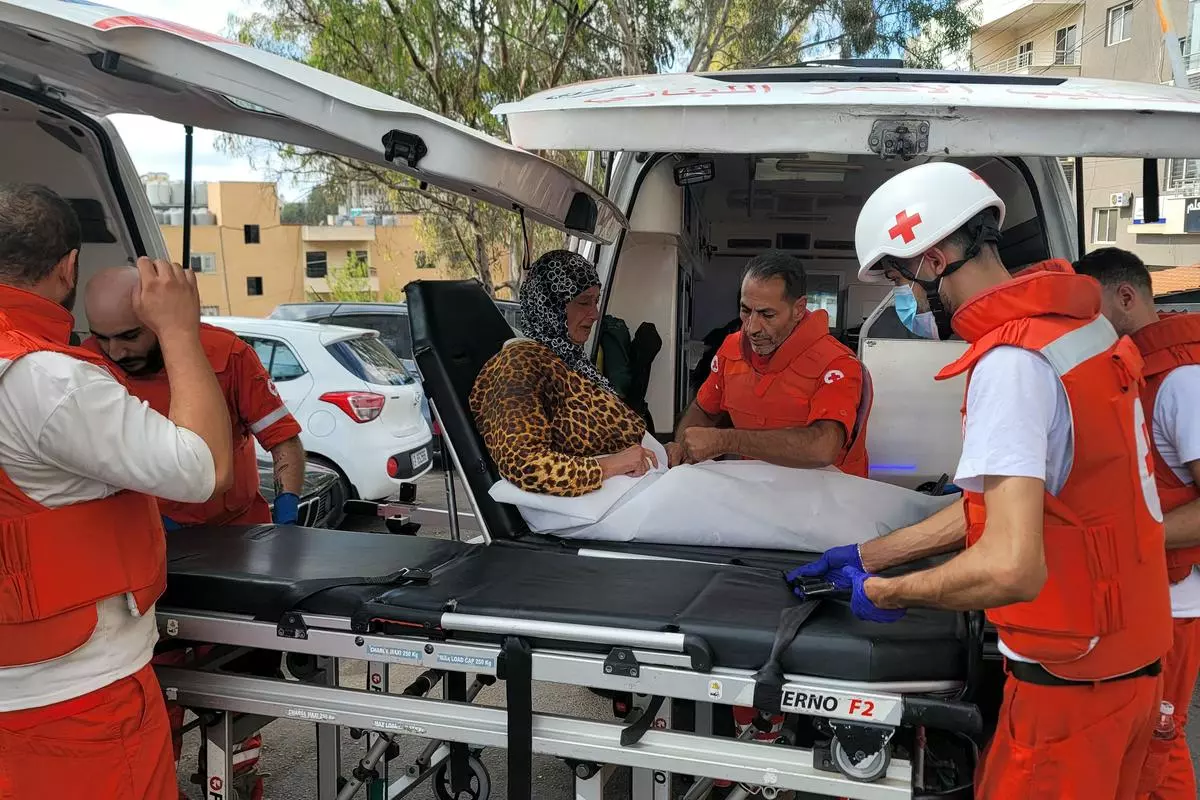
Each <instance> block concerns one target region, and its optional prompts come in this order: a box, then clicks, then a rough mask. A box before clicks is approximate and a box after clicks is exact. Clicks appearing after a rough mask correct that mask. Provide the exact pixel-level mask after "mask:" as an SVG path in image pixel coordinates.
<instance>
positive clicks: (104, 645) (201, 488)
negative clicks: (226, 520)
mask: <svg viewBox="0 0 1200 800" xmlns="http://www.w3.org/2000/svg"><path fill="white" fill-rule="evenodd" d="M0 469H3V470H4V472H5V474H6V475H7V476H8V477H9V479H10V480H12V481H13V483H15V484H16V485H17V487H18V488H20V489H21V491H22V492H24V493H25V494H26V495H28V496H29V498H30V499H31V500H34V501H36V502H38V503H41V504H42V505H44V506H46V507H48V508H58V507H61V506H66V505H72V504H75V503H81V502H85V501H88V500H97V499H100V498H103V497H108V496H110V495H113V494H116V493H117V492H118V491H121V490H124V489H130V490H133V491H138V492H142V493H145V494H148V495H152V496H155V497H162V498H166V499H168V500H175V501H178V502H182V503H200V502H204V501H205V500H207V499H208V498H209V497H210V496H211V495H212V491H213V487H214V486H215V485H216V472H215V468H214V464H213V458H212V453H211V452H210V451H209V449H208V446H207V445H206V444H205V443H204V441H203V440H202V439H201V438H200V437H199V436H198V435H196V434H195V433H193V432H192V431H189V430H185V429H183V428H180V427H178V426H176V425H175V423H173V422H171V421H170V420H169V419H167V418H166V417H164V416H163V415H162V414H159V413H158V412H156V411H154V410H153V409H151V408H150V407H149V405H148V404H146V403H144V402H142V401H140V400H138V399H137V398H135V397H133V396H131V395H130V394H129V393H128V392H126V391H125V389H124V387H122V386H121V385H120V384H119V383H117V382H116V381H115V380H114V379H113V377H112V376H111V375H109V374H108V373H107V372H105V371H104V370H103V369H101V368H100V367H97V366H95V365H94V364H88V363H87V362H84V361H78V360H76V359H73V358H70V357H69V356H65V355H62V354H61V353H51V352H38V353H31V354H30V355H27V356H25V357H24V358H20V359H18V360H17V361H16V362H12V363H10V362H0ZM131 607H132V608H134V609H136V606H133V605H132V598H130V597H129V596H122V597H112V598H109V599H107V600H104V601H102V602H100V603H98V604H97V617H98V620H97V624H96V630H95V632H94V633H93V634H92V636H91V638H90V639H89V640H88V641H87V642H86V643H85V644H84V645H83V646H81V647H79V648H78V649H76V650H74V651H73V652H71V653H68V654H67V655H65V656H62V657H61V658H57V659H54V660H52V661H48V662H43V663H41V664H33V665H30V666H24V667H7V668H0V712H2V711H13V710H16V709H23V708H37V707H40V706H45V705H50V704H52V703H57V702H61V701H63V700H69V699H71V698H73V697H79V696H80V695H84V694H87V693H88V692H91V691H95V690H96V689H99V688H101V687H104V686H107V685H108V684H110V683H112V682H113V681H116V680H120V679H121V678H125V677H127V676H129V675H132V674H133V673H135V672H137V671H138V670H139V669H141V668H142V667H143V666H145V665H146V664H147V663H149V661H150V658H151V656H152V655H153V650H154V643H155V641H156V640H157V638H158V629H157V627H156V624H155V618H154V613H153V611H151V612H149V613H147V614H145V615H141V616H136V615H134V614H132V613H130V610H131Z"/></svg>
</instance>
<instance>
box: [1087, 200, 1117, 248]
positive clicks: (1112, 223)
mask: <svg viewBox="0 0 1200 800" xmlns="http://www.w3.org/2000/svg"><path fill="white" fill-rule="evenodd" d="M1119 214H1120V209H1117V208H1097V209H1096V210H1095V211H1093V212H1092V244H1116V243H1117V219H1118V215H1119Z"/></svg>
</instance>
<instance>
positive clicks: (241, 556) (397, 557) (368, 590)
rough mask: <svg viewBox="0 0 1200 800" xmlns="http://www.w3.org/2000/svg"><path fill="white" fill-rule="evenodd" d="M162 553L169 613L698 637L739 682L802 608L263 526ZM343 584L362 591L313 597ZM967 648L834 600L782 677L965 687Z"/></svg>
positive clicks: (735, 577)
mask: <svg viewBox="0 0 1200 800" xmlns="http://www.w3.org/2000/svg"><path fill="white" fill-rule="evenodd" d="M167 548H168V568H169V580H168V584H167V593H166V595H165V596H164V597H163V599H162V601H161V602H160V605H161V606H163V607H173V608H181V609H188V610H191V611H210V612H222V613H237V614H249V615H253V616H257V617H259V618H262V619H268V620H269V621H277V619H273V617H276V616H277V615H278V614H279V613H280V612H281V611H282V610H300V611H305V612H308V613H310V614H327V615H332V616H343V617H349V618H352V619H356V620H367V619H370V620H378V621H387V620H395V621H397V622H401V623H404V622H411V621H412V620H413V619H418V618H421V617H429V616H431V615H432V616H434V617H436V615H437V612H439V611H442V610H444V609H445V608H447V607H448V606H449V605H451V604H452V605H453V607H454V610H455V611H457V612H458V613H460V614H476V615H484V616H492V617H510V618H516V619H526V620H541V621H548V622H564V623H577V624H583V625H596V626H608V627H617V628H630V629H638V630H654V631H671V632H681V633H685V634H693V635H697V636H700V637H702V638H703V639H704V640H705V641H706V642H707V643H708V645H709V646H710V647H711V649H712V651H713V654H714V656H715V664H716V665H718V666H721V667H729V668H739V669H758V668H759V667H761V666H762V665H763V663H764V662H765V661H766V660H767V658H768V657H769V655H770V651H771V644H772V642H773V640H774V637H775V630H776V628H777V627H778V624H779V615H780V612H781V611H782V610H783V609H784V608H786V607H788V606H790V605H794V604H795V603H797V602H798V601H797V600H796V598H795V597H794V596H793V595H792V594H791V592H790V590H789V589H788V588H787V586H786V585H785V583H784V579H783V575H782V573H781V572H779V571H777V570H769V569H756V568H751V567H745V566H730V565H713V564H697V563H682V562H668V561H651V560H643V559H630V560H626V559H612V558H588V557H582V556H578V555H574V554H571V553H566V552H560V551H554V550H545V551H543V550H537V549H530V548H525V547H512V546H507V545H505V544H502V543H501V544H493V545H490V546H479V545H467V544H462V543H458V542H450V541H444V540H438V539H426V538H419V537H414V536H395V535H387V534H376V533H354V532H348V531H327V530H317V529H310V528H297V527H277V526H270V525H264V526H257V527H251V528H245V527H240V528H239V527H222V528H186V529H183V530H178V531H173V532H172V533H170V534H168V536H167ZM406 568H407V569H410V570H426V571H428V572H429V573H430V580H429V581H428V583H426V584H406V585H397V583H392V584H391V585H389V584H388V583H387V582H386V580H387V578H386V576H389V575H392V574H394V573H398V572H399V571H400V570H403V569H406ZM337 578H345V579H347V580H350V581H353V580H356V579H357V580H359V581H361V580H362V579H364V578H365V579H366V581H367V582H365V583H359V584H358V585H349V586H335V587H333V588H325V589H323V590H320V591H317V592H316V593H312V589H313V588H314V587H318V588H319V587H320V586H322V584H321V583H320V582H321V581H323V580H326V579H337ZM451 635H452V636H453V637H454V638H458V639H462V640H481V639H483V640H488V637H487V636H486V635H481V634H455V633H452V634H451ZM490 640H492V641H495V640H497V637H492V638H491V639H490ZM535 644H542V645H553V644H554V643H551V642H536V641H535ZM570 647H572V648H576V649H588V648H587V646H586V645H579V644H572V645H570ZM967 648H968V644H967V634H966V625H965V621H964V619H963V617H962V615H960V614H955V613H951V612H938V611H926V610H910V611H909V612H908V614H907V615H906V616H905V617H904V618H903V619H901V620H900V621H899V622H896V623H892V624H876V623H869V622H863V621H861V620H858V619H857V618H855V617H854V616H853V614H851V612H850V608H849V604H848V603H846V602H843V601H840V600H833V599H826V600H825V601H823V602H822V604H821V605H820V607H818V608H817V610H816V611H815V612H814V613H813V615H812V616H811V617H810V618H809V620H808V622H807V623H806V624H805V626H804V628H803V629H802V630H801V631H800V634H799V635H798V636H797V637H796V639H795V641H794V642H793V643H792V645H791V647H790V648H789V649H788V650H787V652H786V654H785V656H784V658H783V666H784V669H785V670H786V671H787V672H789V673H793V674H797V675H810V676H814V677H822V678H835V679H841V680H848V681H856V682H879V681H934V680H963V679H964V678H965V674H966V664H967ZM594 649H595V651H596V652H606V651H607V650H608V649H610V647H608V646H597V647H595V648H594Z"/></svg>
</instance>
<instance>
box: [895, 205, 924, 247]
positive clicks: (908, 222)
mask: <svg viewBox="0 0 1200 800" xmlns="http://www.w3.org/2000/svg"><path fill="white" fill-rule="evenodd" d="M920 224H921V215H920V214H913V215H912V216H911V217H910V216H909V215H908V212H907V211H901V212H900V213H899V214H897V215H896V224H895V225H894V226H892V227H891V228H888V236H890V237H891V238H893V239H903V240H904V243H905V244H908V243H910V242H911V241H912V240H913V239H916V238H917V235H916V234H915V233H913V229H914V228H916V227H917V226H918V225H920Z"/></svg>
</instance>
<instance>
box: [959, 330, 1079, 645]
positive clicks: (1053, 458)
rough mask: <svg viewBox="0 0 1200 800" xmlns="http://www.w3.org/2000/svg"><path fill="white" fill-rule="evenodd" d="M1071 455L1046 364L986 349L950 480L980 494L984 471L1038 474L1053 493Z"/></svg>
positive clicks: (1026, 354) (1057, 384) (1061, 396)
mask: <svg viewBox="0 0 1200 800" xmlns="http://www.w3.org/2000/svg"><path fill="white" fill-rule="evenodd" d="M1073 459H1074V447H1073V445H1072V429H1071V409H1070V406H1069V405H1068V403H1067V392H1066V389H1064V388H1063V385H1062V382H1061V381H1060V380H1059V379H1058V373H1056V372H1055V371H1054V368H1053V367H1052V366H1050V362H1049V361H1047V360H1046V359H1045V358H1043V357H1042V356H1041V355H1039V354H1037V353H1034V352H1032V351H1030V350H1025V349H1023V348H1020V347H997V348H995V349H993V350H990V351H988V352H987V353H986V354H985V355H984V356H983V357H982V358H980V359H979V361H978V362H977V363H976V364H975V367H974V370H973V371H972V373H971V382H970V385H969V387H968V389H967V419H966V425H965V426H964V428H963V448H962V457H961V458H960V459H959V461H958V470H957V472H956V473H955V476H954V483H955V484H957V485H958V486H960V487H961V488H963V489H966V490H967V491H971V492H982V491H983V482H984V481H983V479H984V476H986V475H995V476H1003V477H1012V478H1037V479H1038V480H1042V481H1045V483H1046V491H1048V492H1049V493H1050V494H1058V492H1059V491H1060V490H1061V489H1062V487H1063V484H1065V483H1066V482H1067V476H1068V475H1070V473H1071V464H1072V462H1073ZM999 648H1000V651H1001V652H1002V653H1004V655H1006V656H1008V657H1009V658H1012V659H1015V660H1017V661H1028V660H1029V659H1026V658H1022V657H1021V656H1019V655H1017V654H1016V653H1014V652H1013V651H1012V650H1010V649H1009V648H1008V647H1006V646H1005V644H1004V642H1003V640H1001V641H1000V642H999Z"/></svg>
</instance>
